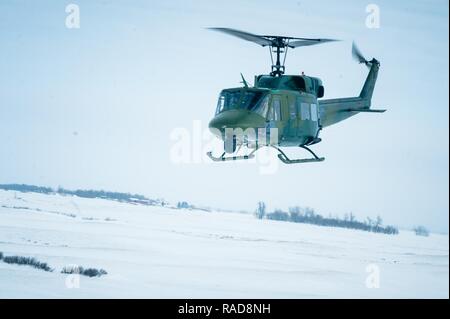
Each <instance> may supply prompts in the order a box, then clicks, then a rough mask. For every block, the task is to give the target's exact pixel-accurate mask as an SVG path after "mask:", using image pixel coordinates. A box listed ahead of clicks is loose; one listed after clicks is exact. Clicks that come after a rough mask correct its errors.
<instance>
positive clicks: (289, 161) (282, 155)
mask: <svg viewBox="0 0 450 319" xmlns="http://www.w3.org/2000/svg"><path fill="white" fill-rule="evenodd" d="M300 147H301V148H303V149H305V150H307V151H308V152H310V153H311V154H312V155H313V157H312V158H301V159H290V158H289V157H287V155H286V154H285V153H284V152H283V151H282V150H280V149H279V148H278V147H275V146H274V148H275V149H276V150H277V151H278V152H280V154H278V158H279V159H280V160H281V161H282V162H283V163H285V164H300V163H312V162H323V161H324V160H325V158H324V157H318V156H317V155H316V154H315V153H314V152H313V151H311V150H310V149H309V148H308V147H307V146H305V145H300Z"/></svg>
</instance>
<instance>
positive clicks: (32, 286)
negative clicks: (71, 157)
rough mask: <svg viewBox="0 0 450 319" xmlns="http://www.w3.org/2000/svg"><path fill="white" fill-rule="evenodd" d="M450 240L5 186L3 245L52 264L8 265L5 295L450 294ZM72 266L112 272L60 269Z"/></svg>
mask: <svg viewBox="0 0 450 319" xmlns="http://www.w3.org/2000/svg"><path fill="white" fill-rule="evenodd" d="M448 248H449V238H448V235H438V234H431V236H430V237H419V236H415V235H414V234H413V233H412V232H408V231H401V232H400V235H398V236H390V235H383V234H374V233H368V232H363V231H354V230H347V229H337V228H328V227H319V226H312V225H303V224H294V223H288V222H277V221H269V220H257V219H256V218H254V217H253V216H251V215H246V214H237V213H207V212H201V211H190V210H177V209H171V208H161V207H150V206H142V205H132V204H125V203H119V202H114V201H108V200H101V199H85V198H78V197H71V196H60V195H43V194H36V193H20V192H13V191H2V190H0V252H3V253H4V254H5V255H7V256H8V255H21V256H31V257H36V258H37V259H38V260H40V261H42V262H47V263H48V264H49V265H50V266H52V267H53V268H55V271H54V272H45V271H42V270H37V269H34V268H32V267H29V266H20V265H13V264H6V263H4V262H2V261H0V298H19V297H23V298H34V297H43V298H47V297H48V298H55V297H56V298H79V297H83V298H111V297H112V298H123V297H126V298H128V297H129V298H135V297H137V298H393V297H394V298H422V297H424V298H432V297H438V298H448V297H449V255H448V251H449V249H448ZM74 264H76V265H81V266H84V267H95V268H103V269H105V270H106V271H107V272H108V274H107V275H105V276H102V277H95V278H89V277H84V276H82V277H81V278H80V279H79V282H78V281H77V278H76V277H73V276H72V277H68V276H67V275H64V274H61V273H60V271H61V269H62V268H63V267H64V266H67V265H74ZM377 281H379V288H376V286H377ZM373 286H375V287H373ZM369 287H373V288H369Z"/></svg>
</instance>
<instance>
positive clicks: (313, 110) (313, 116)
mask: <svg viewBox="0 0 450 319" xmlns="http://www.w3.org/2000/svg"><path fill="white" fill-rule="evenodd" d="M311 120H312V121H315V122H317V104H311Z"/></svg>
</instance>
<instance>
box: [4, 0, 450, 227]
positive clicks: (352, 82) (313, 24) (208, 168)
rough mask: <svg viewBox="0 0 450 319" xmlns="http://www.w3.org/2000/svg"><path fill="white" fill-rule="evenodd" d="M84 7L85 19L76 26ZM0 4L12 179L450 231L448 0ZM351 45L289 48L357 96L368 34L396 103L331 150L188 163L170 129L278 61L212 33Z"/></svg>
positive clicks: (331, 87)
mask: <svg viewBox="0 0 450 319" xmlns="http://www.w3.org/2000/svg"><path fill="white" fill-rule="evenodd" d="M69 3H75V4H78V5H79V6H80V11H81V28H80V29H67V28H66V27H65V18H66V15H67V14H66V13H65V6H66V5H67V4H69ZM369 3H371V2H369V1H356V0H355V1H345V2H336V1H284V2H283V3H280V2H278V1H220V2H219V1H206V0H204V1H160V2H157V1H151V2H150V1H144V0H142V1H107V0H102V1H100V0H98V1H94V0H90V1H67V2H66V1H43V0H42V1H33V2H31V1H17V0H16V1H8V0H3V1H1V2H0V42H1V43H2V45H1V50H0V145H1V148H0V183H29V184H39V185H49V186H58V185H62V186H64V187H66V188H94V189H101V188H102V189H108V190H117V191H126V192H137V193H143V194H146V195H148V196H150V197H164V198H166V199H167V200H169V201H173V202H176V201H178V200H188V201H192V202H193V203H197V204H205V205H211V206H216V207H223V208H232V209H247V210H252V209H253V208H254V207H255V205H256V202H257V201H258V200H261V199H263V200H266V201H267V202H268V204H269V207H270V208H277V207H278V208H287V207H289V206H293V205H297V204H298V205H302V206H310V207H314V208H316V210H317V211H318V212H319V213H321V214H324V215H328V214H329V213H331V214H338V215H341V216H342V215H343V214H345V213H348V212H353V213H354V214H355V215H356V216H357V217H359V218H364V217H365V216H371V217H373V216H376V215H377V214H380V215H381V216H382V217H383V219H384V221H385V223H389V224H396V225H398V226H400V227H411V226H414V225H417V224H423V225H425V226H428V227H430V228H431V229H433V230H436V231H446V232H447V231H448V216H449V205H448V174H449V171H448V164H449V157H448V154H449V152H448V133H449V131H448V127H449V125H448V107H449V103H448V102H449V101H448V84H449V83H448V2H447V1H446V0H442V1H437V0H435V1H375V2H374V3H376V4H377V5H378V6H379V7H380V10H381V28H380V29H368V28H367V27H366V26H365V19H366V15H367V13H366V12H365V8H366V5H367V4H369ZM209 26H225V27H232V28H237V29H242V30H247V31H250V32H254V33H262V34H283V35H290V36H305V37H330V38H339V39H342V40H344V41H342V42H339V43H333V44H324V45H322V46H316V47H308V48H302V49H296V50H295V51H291V52H290V55H289V56H288V60H287V72H288V73H296V72H301V71H305V73H306V74H310V75H314V76H318V77H320V78H321V79H322V81H323V83H324V85H325V92H326V95H325V97H326V98H333V97H343V96H354V95H357V94H358V93H359V91H360V88H361V86H362V83H363V81H364V79H365V77H366V74H367V70H366V69H365V67H363V66H361V65H358V64H357V63H355V62H354V61H353V60H352V59H351V55H350V48H351V41H352V40H356V41H357V43H358V44H359V46H360V48H361V50H362V51H363V53H365V55H366V56H367V58H371V57H372V56H374V57H376V58H377V59H379V60H380V61H381V70H380V74H379V79H378V82H377V86H376V90H375V93H374V97H373V105H374V106H375V107H380V108H385V107H386V108H387V109H388V111H387V112H386V113H384V114H362V115H358V116H355V117H353V118H351V119H349V120H348V121H344V122H342V123H340V124H337V125H336V126H332V127H329V128H327V129H325V130H324V131H323V132H322V134H321V137H322V139H323V142H322V143H320V144H318V145H316V146H315V147H314V149H315V150H317V152H318V153H319V154H321V155H323V156H325V157H326V160H325V162H323V163H315V164H309V165H303V166H302V165H291V166H286V165H280V166H279V170H278V172H277V173H276V174H274V175H261V174H260V172H259V169H258V166H257V165H249V164H238V163H225V164H224V163H220V164H185V165H177V164H174V163H172V162H171V161H170V158H169V153H170V148H171V146H172V145H173V144H172V142H171V141H170V133H171V132H172V130H173V129H174V128H176V127H185V128H188V129H189V128H191V127H192V123H193V120H201V121H202V122H203V123H204V125H206V124H207V122H208V121H209V120H210V118H211V117H212V115H213V113H214V109H215V105H216V99H217V95H218V93H219V91H220V90H221V89H222V88H225V87H233V86H238V85H240V84H239V81H240V76H239V72H242V73H243V74H244V75H245V76H246V77H247V79H248V80H253V75H255V74H260V73H265V72H267V71H268V69H269V59H268V52H267V49H261V48H260V47H258V46H257V45H255V44H252V43H247V42H243V41H240V40H239V39H234V38H232V37H229V36H226V35H222V34H219V33H214V32H210V31H206V30H205V29H204V28H205V27H209Z"/></svg>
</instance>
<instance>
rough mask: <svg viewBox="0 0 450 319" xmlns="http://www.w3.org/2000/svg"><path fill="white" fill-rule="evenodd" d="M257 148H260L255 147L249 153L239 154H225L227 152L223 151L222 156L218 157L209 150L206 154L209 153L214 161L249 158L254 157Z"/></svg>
mask: <svg viewBox="0 0 450 319" xmlns="http://www.w3.org/2000/svg"><path fill="white" fill-rule="evenodd" d="M257 150H258V149H254V150H253V151H251V152H250V153H249V154H248V155H239V156H225V154H226V153H225V152H223V153H222V155H221V156H220V157H216V156H214V155H212V152H208V153H206V155H208V157H209V158H210V159H211V160H213V161H214V162H226V161H238V160H248V159H252V158H254V157H255V152H256V151H257Z"/></svg>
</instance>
